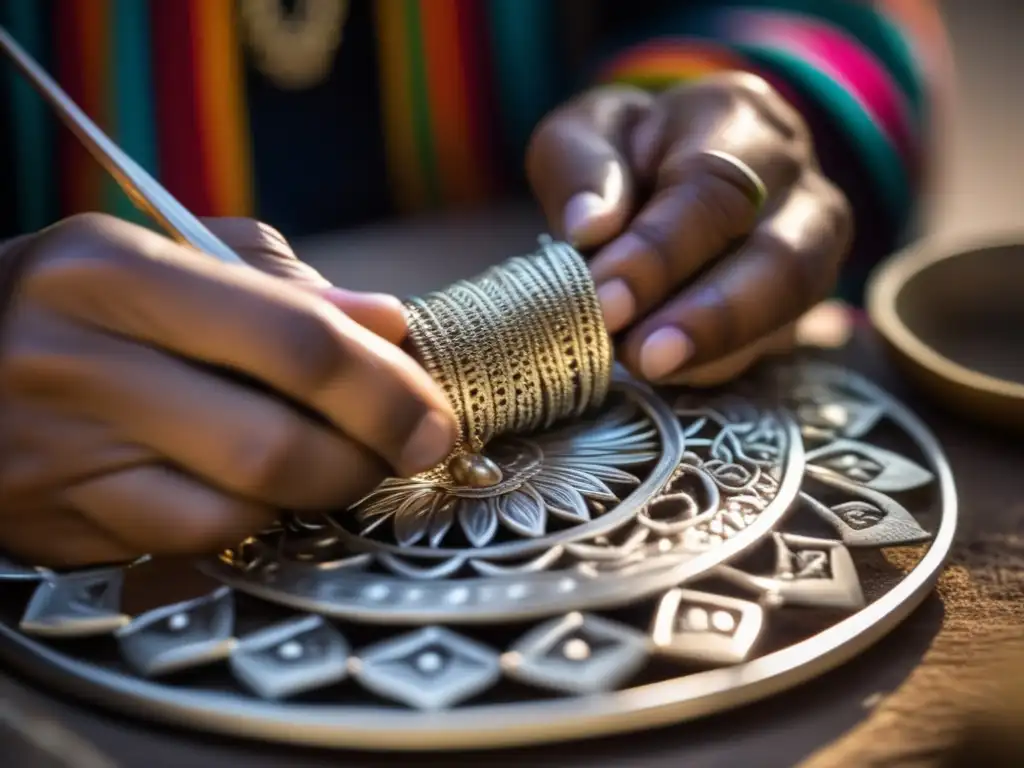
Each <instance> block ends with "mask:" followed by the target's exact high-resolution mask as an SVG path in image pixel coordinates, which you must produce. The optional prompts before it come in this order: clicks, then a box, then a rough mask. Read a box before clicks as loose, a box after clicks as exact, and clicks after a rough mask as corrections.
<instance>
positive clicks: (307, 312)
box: [266, 302, 353, 395]
mask: <svg viewBox="0 0 1024 768" xmlns="http://www.w3.org/2000/svg"><path fill="white" fill-rule="evenodd" d="M331 311H333V308H331V307H330V306H325V307H323V308H321V307H320V306H318V305H315V304H314V303H312V302H310V303H303V304H302V305H301V306H296V307H286V308H285V309H284V311H283V313H282V316H281V317H280V318H278V319H277V320H276V321H275V322H273V323H268V324H267V325H266V328H267V330H268V332H269V333H272V334H276V335H277V339H276V341H277V343H276V344H274V345H273V346H274V348H275V349H282V350H285V351H286V352H287V354H288V360H287V361H286V365H287V366H288V370H289V375H290V376H291V377H293V379H294V381H295V386H296V388H297V389H298V391H299V392H301V393H304V394H308V395H313V394H315V393H318V392H321V391H323V390H324V389H325V388H327V387H330V386H331V384H332V383H333V382H335V381H336V380H337V379H338V378H339V377H340V376H342V375H344V373H345V368H346V367H347V365H348V363H349V361H350V358H351V356H352V355H351V350H350V348H349V347H350V345H351V344H352V343H353V342H352V341H351V340H350V339H347V338H346V337H345V336H344V335H343V334H342V333H341V332H340V331H339V329H338V327H337V323H336V322H335V320H333V319H332V318H331V317H329V313H330V312H331Z"/></svg>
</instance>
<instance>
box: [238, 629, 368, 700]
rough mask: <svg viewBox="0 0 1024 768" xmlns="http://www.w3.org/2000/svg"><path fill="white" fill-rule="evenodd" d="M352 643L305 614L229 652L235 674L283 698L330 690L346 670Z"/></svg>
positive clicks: (256, 689) (268, 694)
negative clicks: (322, 689) (317, 690)
mask: <svg viewBox="0 0 1024 768" xmlns="http://www.w3.org/2000/svg"><path fill="white" fill-rule="evenodd" d="M349 653H350V650H349V645H348V642H347V641H346V640H345V638H344V637H342V635H341V633H340V632H338V631H337V630H336V629H335V628H334V627H333V626H331V624H329V623H328V622H327V621H326V620H325V619H323V618H322V617H320V616H305V617H302V618H299V619H295V620H294V621H288V622H284V623H282V624H277V625H275V626H271V627H267V628H266V629H262V630H260V631H259V632H254V633H253V634H251V635H247V636H246V637H244V638H242V639H241V640H240V641H239V642H238V645H237V646H236V647H235V649H234V651H232V653H231V659H230V665H231V671H232V672H233V673H234V675H235V678H236V679H237V680H238V681H239V682H240V683H242V684H243V685H245V686H246V687H247V688H248V689H249V690H251V691H252V692H253V693H255V694H256V695H257V696H259V697H261V698H264V699H283V698H287V697H289V696H295V695H297V694H300V693H306V692H307V691H313V690H316V689H318V688H326V687H327V686H329V685H333V684H334V683H337V682H339V681H341V680H343V679H344V678H345V676H346V675H347V674H348V659H349Z"/></svg>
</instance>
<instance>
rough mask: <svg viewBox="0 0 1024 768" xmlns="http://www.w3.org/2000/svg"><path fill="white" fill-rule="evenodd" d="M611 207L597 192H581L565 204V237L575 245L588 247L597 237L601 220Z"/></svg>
mask: <svg viewBox="0 0 1024 768" xmlns="http://www.w3.org/2000/svg"><path fill="white" fill-rule="evenodd" d="M609 208H610V206H609V205H608V203H607V201H605V200H604V198H602V197H601V196H600V195H598V194H597V193H595V192H580V193H578V194H576V195H574V196H573V197H572V198H570V200H569V202H568V203H566V204H565V215H564V222H565V235H566V237H568V238H569V240H571V241H572V242H573V243H576V244H578V245H587V244H589V242H590V240H592V239H593V238H594V237H595V229H597V228H598V225H599V224H600V218H601V216H603V215H604V214H606V213H607V212H608V210H609Z"/></svg>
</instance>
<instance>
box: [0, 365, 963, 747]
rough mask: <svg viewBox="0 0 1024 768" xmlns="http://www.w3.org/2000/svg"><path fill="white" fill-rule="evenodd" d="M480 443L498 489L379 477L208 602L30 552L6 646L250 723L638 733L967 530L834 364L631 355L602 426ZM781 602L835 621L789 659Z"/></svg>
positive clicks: (269, 549)
mask: <svg viewBox="0 0 1024 768" xmlns="http://www.w3.org/2000/svg"><path fill="white" fill-rule="evenodd" d="M488 450H489V455H490V456H492V457H493V458H494V460H495V461H497V462H499V463H500V465H501V468H502V474H503V480H502V484H501V485H500V486H495V487H492V488H489V489H486V490H485V491H480V490H479V489H474V490H470V489H466V488H462V487H458V486H453V485H451V484H445V483H443V482H438V481H436V480H434V481H428V480H426V479H418V480H416V481H414V482H409V481H405V482H389V483H388V484H386V486H385V487H383V488H382V489H380V490H379V491H378V492H377V493H376V494H372V495H371V496H370V497H368V498H367V499H366V500H364V501H363V502H362V503H361V504H359V505H357V506H356V507H355V508H354V509H353V510H350V511H348V512H347V513H340V514H338V515H334V516H332V517H331V518H328V519H309V518H299V517H292V518H287V519H285V520H283V521H282V524H281V525H279V526H276V527H275V528H274V529H273V530H270V531H267V532H266V533H265V534H263V535H261V536H258V537H255V538H254V539H252V540H250V541H247V542H245V543H244V544H243V545H240V546H239V547H237V548H236V549H235V550H233V551H232V552H230V553H228V554H226V555H225V556H224V557H222V558H220V559H216V560H212V561H207V562H205V563H202V564H200V566H201V569H202V570H203V571H204V572H205V573H207V574H209V575H212V576H213V577H214V578H215V579H217V580H218V581H220V582H221V584H222V585H223V586H221V587H220V588H218V589H217V590H215V591H214V592H212V593H211V594H209V595H201V596H199V597H198V598H196V599H194V600H190V601H185V602H183V603H177V604H175V605H172V606H164V607H160V608H156V609H155V610H152V611H147V612H144V613H142V614H141V615H137V616H134V617H130V616H128V615H127V614H125V613H124V612H123V610H122V608H121V606H120V604H119V600H120V598H119V595H120V588H121V582H122V581H123V580H124V579H125V578H130V577H131V570H132V569H127V570H126V571H124V572H120V571H118V570H117V569H114V570H104V571H94V572H89V573H83V574H63V575H58V574H54V573H50V572H47V571H34V572H33V571H30V570H27V569H23V568H20V567H18V566H14V565H13V564H12V565H11V567H10V571H11V573H10V574H9V575H10V579H11V580H7V576H8V574H6V573H4V572H0V590H3V589H5V585H6V584H10V585H11V588H12V589H13V588H14V587H17V586H18V585H20V584H23V583H24V580H25V579H28V578H32V577H33V575H34V577H35V578H37V579H39V580H40V582H39V586H38V587H37V589H36V592H35V594H34V595H33V596H31V597H30V599H28V600H27V602H26V603H25V610H24V613H23V615H22V616H20V617H15V618H16V620H20V627H19V628H14V627H13V626H10V625H9V624H7V623H0V635H2V636H4V637H5V638H6V641H7V642H6V643H5V645H4V646H2V647H3V648H5V649H6V650H7V651H11V650H12V649H19V648H20V649H22V650H27V652H28V653H29V655H30V657H31V658H36V659H42V658H46V659H50V660H51V661H50V662H48V663H56V662H53V661H52V660H53V659H56V658H65V656H61V654H68V653H74V652H75V651H74V650H73V646H69V645H68V644H67V643H69V642H73V638H75V637H95V636H96V634H103V633H107V634H109V635H110V636H111V637H112V638H113V639H114V640H115V644H116V647H117V648H118V649H119V652H120V662H119V665H118V666H116V667H112V666H110V662H109V661H107V660H106V659H107V657H106V656H103V655H102V654H101V655H98V656H94V655H90V654H92V653H94V651H91V650H88V649H90V648H92V647H93V646H88V645H83V646H82V649H81V650H80V651H79V653H80V657H79V658H78V659H73V660H70V661H69V663H71V661H73V662H74V665H77V666H73V668H74V669H75V670H76V671H75V672H74V673H71V672H67V673H66V674H69V675H71V677H73V678H74V679H75V680H76V681H77V684H79V685H81V684H83V680H84V681H86V682H88V683H89V684H91V685H93V686H96V687H98V689H100V690H102V691H103V692H104V696H103V698H104V699H106V700H108V701H113V702H122V703H124V706H126V707H131V706H132V704H131V702H137V701H140V700H141V701H145V702H147V707H148V711H151V712H156V713H162V715H161V716H164V717H166V718H168V719H171V720H175V721H178V722H182V721H187V722H190V723H192V724H194V725H195V726H196V727H201V728H213V729H216V730H222V731H226V732H231V733H245V734H249V735H253V736H257V737H259V738H274V739H282V740H298V741H302V742H304V743H313V744H318V745H321V746H329V745H348V746H363V747H366V746H375V747H382V748H387V749H394V748H423V747H434V748H438V747H442V748H443V747H462V746H483V745H486V744H505V743H512V742H526V741H535V740H545V739H549V738H554V737H566V738H567V737H571V736H578V735H582V734H585V733H589V732H594V731H600V732H603V733H607V732H609V731H611V730H615V729H617V728H627V727H635V723H636V718H635V717H634V715H635V713H636V712H637V711H638V710H640V709H643V710H644V711H646V712H648V713H651V712H653V713H655V715H656V716H657V718H659V719H660V720H661V721H664V720H665V719H667V718H669V717H670V716H672V715H671V713H673V712H675V713H676V715H675V716H678V717H691V716H693V715H694V714H695V713H700V712H710V711H714V710H716V709H719V708H721V707H723V706H733V705H735V704H738V703H740V702H742V701H747V700H750V699H751V698H755V697H757V696H759V695H762V694H764V693H766V692H769V691H773V690H778V688H779V687H780V686H782V685H788V684H794V683H796V682H799V681H801V680H803V679H806V677H807V676H809V675H812V674H816V673H817V671H819V670H821V669H824V668H826V667H827V666H829V664H831V663H835V662H836V661H837V660H839V659H841V658H846V657H848V655H849V653H850V649H851V648H853V649H857V648H861V647H864V645H866V644H867V643H868V642H870V641H871V640H872V639H874V638H875V637H877V635H878V633H879V630H880V629H882V628H886V627H889V626H892V624H893V623H895V622H896V621H898V620H899V619H900V618H901V617H902V616H904V615H906V613H907V612H908V611H909V610H910V609H911V608H912V607H913V606H914V605H916V603H917V601H919V600H920V599H921V598H922V597H923V596H924V594H926V592H927V590H928V589H929V588H930V585H931V584H932V581H933V579H934V578H935V576H936V574H937V571H938V568H939V567H940V566H941V563H942V559H943V557H944V555H945V553H946V551H947V550H948V547H949V544H950V542H951V539H952V534H953V530H954V528H955V514H956V508H955V498H954V491H953V487H952V481H951V478H950V475H949V469H948V467H947V466H946V464H945V462H944V460H943V458H942V455H941V453H940V452H939V450H938V447H937V446H936V445H935V443H934V441H933V440H932V439H931V437H930V436H929V435H928V433H927V432H926V431H925V430H924V428H923V427H922V426H921V425H920V424H919V423H918V422H917V421H916V420H915V419H914V418H913V416H912V415H910V414H909V413H908V412H907V411H906V410H905V409H903V408H902V407H901V406H899V405H898V404H896V403H894V402H893V401H892V400H891V399H890V398H889V397H888V396H886V395H885V394H884V393H882V392H880V391H879V390H877V388H875V387H873V386H872V385H871V384H870V383H868V382H866V381H864V380H862V379H860V378H858V377H856V376H855V375H853V374H851V373H850V372H848V371H844V370H841V369H836V368H832V367H829V366H824V365H818V364H803V365H797V366H783V367H779V368H776V369H773V370H770V371H768V372H765V373H764V374H762V375H761V376H759V377H757V378H755V379H750V380H747V381H745V382H741V383H740V384H738V385H736V386H735V387H733V388H731V389H730V390H728V391H724V392H718V393H710V394H708V393H705V394H700V395H696V394H693V393H685V392H676V391H671V390H666V391H664V392H660V393H654V392H652V391H651V390H649V389H647V388H645V387H643V386H641V385H639V384H637V383H635V382H632V381H630V380H629V379H628V377H626V376H625V375H624V374H621V373H620V374H619V375H618V378H617V380H616V382H615V384H614V386H613V395H612V397H611V398H610V399H609V401H608V402H607V403H606V405H605V406H604V409H603V410H602V411H600V412H598V413H596V414H594V415H593V416H592V417H590V418H588V419H585V420H582V421H580V422H578V423H575V424H574V425H573V426H572V427H571V428H570V429H568V430H562V431H557V432H555V431H551V432H543V433H540V434H537V435H535V436H529V437H526V438H524V437H515V438H511V437H510V438H507V440H505V439H503V442H502V443H500V444H494V445H492V446H490V448H489V449H488ZM467 491H468V492H467ZM481 500H483V501H485V502H486V503H485V504H483V505H482V504H481V503H480V502H481ZM510 500H514V501H512V502H510ZM510 504H511V506H510ZM513 507H514V509H515V511H514V512H513V511H511V510H512V508H513ZM527 507H529V510H528V511H527ZM481 509H487V510H489V511H487V512H481V511H479V510H481ZM440 510H447V511H446V512H444V513H441V512H440ZM465 510H473V511H472V512H467V511H465ZM449 513H450V517H445V516H444V515H449ZM478 518H480V519H478ZM464 521H468V523H467V522H464ZM467 525H468V528H467ZM905 546H917V547H919V549H920V552H921V555H920V560H919V563H918V565H917V567H916V568H914V569H912V570H911V571H910V572H909V574H906V575H904V573H903V572H902V571H897V570H896V569H893V570H892V572H891V573H890V574H889V576H888V578H889V579H890V581H889V582H888V584H887V585H885V586H884V587H882V588H880V587H878V586H877V585H875V586H872V587H871V588H870V589H869V588H868V586H866V585H865V584H863V583H862V581H861V578H860V576H859V573H858V572H859V569H860V568H861V560H862V558H864V557H868V556H875V557H877V553H878V552H879V551H880V550H884V549H885V548H889V547H905ZM19 588H20V587H19ZM243 594H244V595H246V597H245V599H242V598H241V597H240V595H243ZM790 607H798V608H800V609H801V610H803V611H804V612H806V611H808V610H811V611H812V615H814V616H817V617H819V619H820V626H818V627H815V628H813V629H811V628H809V629H807V630H806V632H805V633H804V634H803V635H799V636H797V637H796V638H795V639H792V638H791V639H790V640H788V641H787V643H788V644H787V645H784V646H782V648H781V650H779V646H778V640H777V639H776V637H775V635H774V632H773V627H775V625H776V623H777V620H778V618H779V617H781V616H782V615H783V614H785V612H786V611H788V610H790ZM282 610H283V611H284V613H285V616H284V617H282V616H281V612H282ZM787 631H789V632H792V631H793V628H792V626H790V627H789V628H788V630H787ZM54 636H59V637H60V638H61V641H62V643H63V645H62V646H61V650H57V649H56V648H55V647H50V646H48V645H46V643H48V642H49V638H52V637H54ZM69 649H72V650H69ZM67 658H69V659H70V657H67ZM795 660H799V662H800V663H796V661H795ZM652 662H657V663H656V664H655V663H652ZM83 663H85V664H86V666H82V665H83ZM122 665H123V666H122ZM71 668H72V667H66V669H71ZM123 669H127V670H130V671H131V672H132V673H133V674H135V675H137V678H136V679H135V682H133V683H132V684H131V686H127V687H126V685H125V683H124V680H125V678H124V672H123V671H122V670H123ZM185 672H187V674H188V676H187V677H181V674H182V673H185ZM224 672H227V673H228V674H229V675H230V676H231V677H232V678H233V679H234V681H235V684H236V687H235V688H234V689H231V690H226V689H225V687H224V685H225V684H224V681H223V674H224ZM204 674H209V676H210V677H209V682H208V683H207V682H204V680H206V678H205V677H204ZM164 680H167V685H168V687H166V688H165V687H163V686H162V685H161V684H160V682H159V681H164ZM737 681H742V684H741V685H740V684H738V682H737ZM510 685H511V686H518V687H512V688H510V687H509V686H510ZM171 686H173V687H171ZM634 686H642V687H634ZM531 691H532V692H534V693H529V692H531ZM193 693H194V694H195V695H194V696H193V695H192V694H193ZM310 697H313V698H310ZM552 697H554V698H552ZM581 697H583V698H582V699H581ZM583 701H585V705H582V702H583ZM267 707H272V708H271V709H267ZM224 711H228V712H230V713H231V716H230V718H224V717H221V716H219V715H218V712H220V713H222V712H224ZM424 718H426V719H424ZM482 734H483V735H482Z"/></svg>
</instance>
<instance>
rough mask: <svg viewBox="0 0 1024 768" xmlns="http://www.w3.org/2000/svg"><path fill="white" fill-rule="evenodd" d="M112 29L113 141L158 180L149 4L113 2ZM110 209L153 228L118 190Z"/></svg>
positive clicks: (144, 1)
mask: <svg viewBox="0 0 1024 768" xmlns="http://www.w3.org/2000/svg"><path fill="white" fill-rule="evenodd" d="M111 23H112V26H113V29H112V30H111V46H112V48H113V51H112V57H111V64H112V66H111V68H110V69H111V72H110V74H109V77H110V81H111V89H110V93H111V95H112V98H113V100H114V122H113V124H114V140H115V141H116V142H117V143H118V144H119V145H120V146H121V148H122V149H124V151H125V152H127V153H128V155H129V156H130V157H131V158H132V159H133V160H134V161H135V162H137V163H138V164H139V165H141V166H142V167H143V168H145V169H146V170H147V171H149V172H150V173H151V174H153V177H154V178H159V174H158V172H157V171H158V169H157V148H156V121H155V118H154V114H155V112H154V105H153V93H152V86H153V82H152V61H151V59H150V55H151V54H150V50H151V46H150V37H149V36H150V25H149V2H148V0H113V5H112V7H111ZM108 205H109V209H110V210H111V211H112V212H113V213H114V214H115V215H117V216H120V217H122V218H125V219H128V220H129V221H134V222H135V223H137V224H145V225H149V224H150V219H149V217H148V216H147V215H146V214H144V213H142V212H141V211H139V210H138V209H137V208H136V207H135V206H134V205H133V204H132V202H131V200H129V199H128V196H127V195H125V194H124V192H122V191H121V190H120V188H118V187H116V186H115V188H114V190H113V192H112V193H111V195H110V199H109V201H108Z"/></svg>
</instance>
